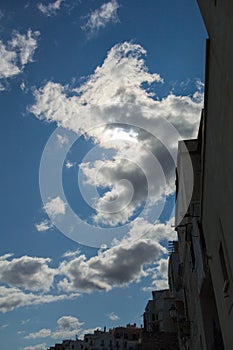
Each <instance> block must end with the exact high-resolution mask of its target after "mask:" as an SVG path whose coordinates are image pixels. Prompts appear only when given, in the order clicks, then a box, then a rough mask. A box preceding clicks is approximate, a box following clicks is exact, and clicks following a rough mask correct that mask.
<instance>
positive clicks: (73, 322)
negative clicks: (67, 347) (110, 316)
mask: <svg viewBox="0 0 233 350" xmlns="http://www.w3.org/2000/svg"><path fill="white" fill-rule="evenodd" d="M83 324H84V323H83V322H80V321H79V319H78V318H77V317H73V316H62V317H60V318H59V319H58V320H57V327H56V329H55V330H51V329H47V328H43V329H40V330H39V331H37V332H34V333H30V334H28V335H26V336H25V337H24V338H25V339H40V338H47V337H51V338H53V339H56V340H61V339H68V338H72V337H74V336H75V335H77V334H79V333H81V332H82V331H83V330H82V328H81V327H82V325H83Z"/></svg>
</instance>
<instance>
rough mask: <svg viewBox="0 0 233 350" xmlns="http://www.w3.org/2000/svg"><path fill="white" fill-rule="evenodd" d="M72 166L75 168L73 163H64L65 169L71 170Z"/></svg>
mask: <svg viewBox="0 0 233 350" xmlns="http://www.w3.org/2000/svg"><path fill="white" fill-rule="evenodd" d="M74 166H75V163H73V162H70V161H69V160H67V161H66V168H67V169H70V168H73V167H74Z"/></svg>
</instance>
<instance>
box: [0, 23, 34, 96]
mask: <svg viewBox="0 0 233 350" xmlns="http://www.w3.org/2000/svg"><path fill="white" fill-rule="evenodd" d="M39 34H40V33H39V32H38V31H34V32H33V31H32V30H31V29H29V30H28V31H27V33H26V34H20V33H19V32H16V31H15V32H14V34H13V35H12V38H11V40H9V41H8V42H7V43H6V44H4V43H3V42H2V41H1V40H0V79H2V80H4V79H7V78H11V77H13V76H16V75H18V74H20V73H21V72H22V71H23V69H24V67H25V65H26V64H27V63H29V62H32V61H33V55H34V52H35V50H36V48H37V46H38V36H39ZM1 86H2V88H1V90H4V84H3V83H1Z"/></svg>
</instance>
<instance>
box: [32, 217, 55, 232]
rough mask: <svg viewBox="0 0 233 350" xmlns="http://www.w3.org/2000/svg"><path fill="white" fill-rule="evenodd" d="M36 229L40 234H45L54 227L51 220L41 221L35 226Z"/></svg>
mask: <svg viewBox="0 0 233 350" xmlns="http://www.w3.org/2000/svg"><path fill="white" fill-rule="evenodd" d="M35 227H36V229H37V231H38V232H45V231H48V230H50V229H51V228H52V227H53V225H52V224H51V222H50V221H49V220H44V221H41V222H40V223H39V224H35Z"/></svg>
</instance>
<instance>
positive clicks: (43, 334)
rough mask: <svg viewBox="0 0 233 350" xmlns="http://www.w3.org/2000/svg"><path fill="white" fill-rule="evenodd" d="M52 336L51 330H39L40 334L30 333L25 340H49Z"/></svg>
mask: <svg viewBox="0 0 233 350" xmlns="http://www.w3.org/2000/svg"><path fill="white" fill-rule="evenodd" d="M50 335H51V330H50V329H46V328H43V329H41V330H39V331H38V332H34V333H30V334H28V335H26V336H25V337H24V338H25V339H38V338H48V337H50Z"/></svg>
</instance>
